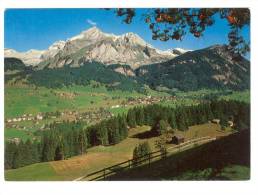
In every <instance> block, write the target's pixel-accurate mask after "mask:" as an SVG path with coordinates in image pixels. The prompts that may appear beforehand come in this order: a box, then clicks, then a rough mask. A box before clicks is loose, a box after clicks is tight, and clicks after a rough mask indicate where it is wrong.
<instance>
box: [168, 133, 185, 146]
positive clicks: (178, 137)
mask: <svg viewBox="0 0 258 195" xmlns="http://www.w3.org/2000/svg"><path fill="white" fill-rule="evenodd" d="M184 141H185V138H184V136H182V135H175V136H173V137H172V139H171V143H172V144H177V145H178V144H181V143H184Z"/></svg>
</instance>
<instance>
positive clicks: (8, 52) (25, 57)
mask: <svg viewBox="0 0 258 195" xmlns="http://www.w3.org/2000/svg"><path fill="white" fill-rule="evenodd" d="M44 52H45V51H41V50H35V49H31V50H29V51H27V52H18V51H15V50H14V49H4V56H5V57H6V58H8V57H12V58H19V59H21V60H22V61H23V62H24V64H26V65H37V64H38V63H39V62H41V55H42V54H43V53H44Z"/></svg>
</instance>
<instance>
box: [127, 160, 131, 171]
mask: <svg viewBox="0 0 258 195" xmlns="http://www.w3.org/2000/svg"><path fill="white" fill-rule="evenodd" d="M128 163H129V169H130V168H131V160H129V161H128Z"/></svg>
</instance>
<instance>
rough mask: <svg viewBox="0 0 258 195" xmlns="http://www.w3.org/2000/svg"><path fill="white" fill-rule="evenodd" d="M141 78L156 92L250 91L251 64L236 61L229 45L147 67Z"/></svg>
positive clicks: (138, 72) (215, 46)
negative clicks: (218, 89) (216, 89)
mask: <svg viewBox="0 0 258 195" xmlns="http://www.w3.org/2000/svg"><path fill="white" fill-rule="evenodd" d="M136 75H137V77H138V78H139V79H140V80H141V81H143V82H145V83H147V84H149V85H150V86H151V87H152V88H157V87H158V86H164V87H167V88H170V89H172V88H177V89H180V90H186V91H187V90H196V89H201V88H220V89H221V88H230V89H246V88H249V87H250V62H249V61H248V60H246V59H245V58H242V59H241V60H240V61H237V62H236V61H232V58H231V55H230V53H229V52H228V51H227V49H226V46H225V45H214V46H212V47H208V48H205V49H201V50H195V51H192V52H187V53H184V54H182V55H180V56H178V57H176V58H174V59H172V60H169V61H167V62H164V63H158V64H152V65H149V66H143V67H140V68H138V69H137V70H136Z"/></svg>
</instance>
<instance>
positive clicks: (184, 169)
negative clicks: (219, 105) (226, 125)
mask: <svg viewBox="0 0 258 195" xmlns="http://www.w3.org/2000/svg"><path fill="white" fill-rule="evenodd" d="M249 178H250V135H249V131H242V132H240V133H236V134H232V135H230V136H227V137H224V138H221V139H219V140H216V141H214V142H211V143H207V144H205V145H201V146H199V147H196V148H193V149H190V150H187V151H184V152H181V153H178V154H175V155H172V156H170V157H169V158H167V159H165V160H160V161H157V162H154V163H153V164H152V165H151V167H148V166H146V165H145V166H143V167H139V168H136V169H133V170H128V171H126V172H122V173H118V174H117V175H115V176H111V177H110V178H109V179H110V180H214V179H215V180H216V179H218V180H246V179H249Z"/></svg>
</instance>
